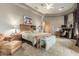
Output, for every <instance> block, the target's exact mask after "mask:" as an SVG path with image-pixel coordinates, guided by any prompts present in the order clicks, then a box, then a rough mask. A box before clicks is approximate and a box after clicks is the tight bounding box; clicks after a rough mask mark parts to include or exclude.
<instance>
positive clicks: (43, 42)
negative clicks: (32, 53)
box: [40, 36, 56, 50]
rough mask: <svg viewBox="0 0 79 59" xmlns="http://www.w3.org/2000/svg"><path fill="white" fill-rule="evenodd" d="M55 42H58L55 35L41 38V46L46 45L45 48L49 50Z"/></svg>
mask: <svg viewBox="0 0 79 59" xmlns="http://www.w3.org/2000/svg"><path fill="white" fill-rule="evenodd" d="M55 43H56V37H55V36H49V37H44V38H41V39H40V46H42V45H45V50H48V49H49V48H51V47H53V45H54V44H55Z"/></svg>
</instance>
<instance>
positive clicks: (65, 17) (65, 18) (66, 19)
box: [64, 15, 68, 25]
mask: <svg viewBox="0 0 79 59" xmlns="http://www.w3.org/2000/svg"><path fill="white" fill-rule="evenodd" d="M67 21H68V15H64V25H67Z"/></svg>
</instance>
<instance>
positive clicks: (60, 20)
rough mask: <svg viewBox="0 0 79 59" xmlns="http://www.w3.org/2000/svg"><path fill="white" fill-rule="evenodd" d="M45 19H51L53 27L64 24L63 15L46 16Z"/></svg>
mask: <svg viewBox="0 0 79 59" xmlns="http://www.w3.org/2000/svg"><path fill="white" fill-rule="evenodd" d="M45 20H48V21H51V25H52V26H54V27H61V25H63V24H64V16H57V17H46V18H45Z"/></svg>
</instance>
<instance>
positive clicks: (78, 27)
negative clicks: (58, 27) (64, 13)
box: [76, 3, 79, 46]
mask: <svg viewBox="0 0 79 59" xmlns="http://www.w3.org/2000/svg"><path fill="white" fill-rule="evenodd" d="M76 24H77V25H76V26H77V27H76V29H77V42H76V46H79V3H77V13H76Z"/></svg>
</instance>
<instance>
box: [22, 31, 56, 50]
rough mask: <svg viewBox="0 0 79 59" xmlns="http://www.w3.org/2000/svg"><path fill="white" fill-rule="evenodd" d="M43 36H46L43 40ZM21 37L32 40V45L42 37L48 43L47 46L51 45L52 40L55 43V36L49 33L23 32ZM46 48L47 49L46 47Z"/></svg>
mask: <svg viewBox="0 0 79 59" xmlns="http://www.w3.org/2000/svg"><path fill="white" fill-rule="evenodd" d="M45 37H48V38H46V40H45ZM22 38H23V39H25V40H28V41H30V42H32V45H33V46H34V45H35V44H36V43H37V42H38V40H39V41H41V40H43V38H44V41H45V43H46V44H48V45H47V46H48V47H51V46H52V45H53V42H54V43H55V36H51V34H50V33H43V32H40V33H35V32H23V33H22ZM51 41H52V42H51ZM46 49H47V50H48V48H46Z"/></svg>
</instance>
